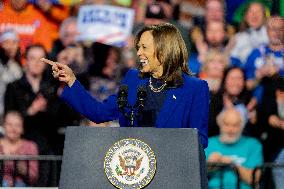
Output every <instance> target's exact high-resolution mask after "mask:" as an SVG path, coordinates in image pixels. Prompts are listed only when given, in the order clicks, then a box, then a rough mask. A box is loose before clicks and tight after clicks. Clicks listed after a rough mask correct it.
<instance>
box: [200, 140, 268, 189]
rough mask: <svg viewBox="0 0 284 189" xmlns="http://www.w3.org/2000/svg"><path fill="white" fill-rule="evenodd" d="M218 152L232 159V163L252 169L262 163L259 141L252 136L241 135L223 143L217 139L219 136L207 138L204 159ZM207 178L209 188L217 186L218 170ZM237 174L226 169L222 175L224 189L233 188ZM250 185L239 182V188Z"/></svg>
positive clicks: (248, 187) (243, 188)
mask: <svg viewBox="0 0 284 189" xmlns="http://www.w3.org/2000/svg"><path fill="white" fill-rule="evenodd" d="M214 152H218V153H220V154H221V155H222V156H227V157H230V158H232V159H233V163H235V164H237V165H241V166H243V167H246V168H249V169H254V168H255V167H257V166H260V165H261V164H262V163H263V154H262V146H261V143H260V142H258V141H257V140H256V139H254V138H252V137H245V136H242V137H241V138H240V139H239V140H238V141H237V142H236V143H233V144H224V143H222V142H221V141H220V140H219V136H214V137H210V138H209V143H208V147H207V149H206V150H205V154H206V159H208V157H209V156H210V155H211V154H212V153H214ZM211 176H212V177H211V178H210V180H209V188H219V186H220V183H221V181H220V172H218V171H216V172H213V173H212V175H211ZM236 183H237V176H236V175H235V173H234V171H232V170H226V171H225V172H224V175H223V186H224V189H235V186H236ZM250 188H251V187H250V186H249V185H248V184H247V183H245V182H241V189H250Z"/></svg>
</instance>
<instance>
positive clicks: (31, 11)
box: [0, 0, 54, 53]
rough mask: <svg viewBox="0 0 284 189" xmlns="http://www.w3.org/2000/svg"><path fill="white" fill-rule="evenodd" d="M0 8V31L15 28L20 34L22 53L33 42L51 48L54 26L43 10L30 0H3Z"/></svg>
mask: <svg viewBox="0 0 284 189" xmlns="http://www.w3.org/2000/svg"><path fill="white" fill-rule="evenodd" d="M2 3H3V6H1V9H0V32H2V31H5V30H7V29H13V30H15V31H16V32H17V33H18V34H19V38H20V49H21V53H24V51H25V48H26V47H27V46H29V45H31V44H33V43H41V44H43V45H44V47H45V48H46V49H47V50H50V49H51V44H52V41H53V40H54V39H53V36H52V32H51V31H53V30H52V28H51V25H50V23H49V21H48V20H47V19H46V18H45V17H44V15H43V14H42V12H40V11H39V10H38V9H36V8H35V7H34V5H32V4H30V3H28V0H3V1H2Z"/></svg>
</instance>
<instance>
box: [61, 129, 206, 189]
mask: <svg viewBox="0 0 284 189" xmlns="http://www.w3.org/2000/svg"><path fill="white" fill-rule="evenodd" d="M124 139H138V140H140V141H143V142H145V143H146V144H148V145H149V147H150V148H151V149H152V151H153V152H154V154H155V157H156V173H155V175H154V177H153V179H152V180H151V182H150V183H149V184H148V185H147V186H146V187H145V188H149V189H206V188H207V174H206V162H205V155H204V151H203V149H202V147H200V144H199V139H198V133H197V130H196V129H169V128H164V129H162V128H142V127H141V128H138V127H137V128H135V127H131V128H130V127H124V128H100V127H99V128H97V127H83V126H80V127H68V128H67V132H66V138H65V146H64V152H63V160H62V169H61V175H60V184H59V188H60V189H112V188H117V187H115V186H114V185H113V184H112V183H111V182H110V181H109V179H108V177H107V176H106V174H105V157H106V154H107V152H108V151H109V149H110V148H111V147H112V146H113V145H114V144H115V143H117V142H118V141H121V140H124ZM119 188H125V189H130V188H134V187H119Z"/></svg>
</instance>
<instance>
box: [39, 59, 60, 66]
mask: <svg viewBox="0 0 284 189" xmlns="http://www.w3.org/2000/svg"><path fill="white" fill-rule="evenodd" d="M40 60H41V61H42V62H44V63H47V64H49V65H51V66H54V65H56V62H53V61H51V60H48V59H46V58H41V59H40Z"/></svg>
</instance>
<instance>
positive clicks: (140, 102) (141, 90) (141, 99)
mask: <svg viewBox="0 0 284 189" xmlns="http://www.w3.org/2000/svg"><path fill="white" fill-rule="evenodd" d="M146 97H147V92H146V89H145V86H143V85H141V86H139V87H138V89H137V101H136V106H138V108H139V110H140V111H141V110H142V109H143V108H144V106H145V100H146Z"/></svg>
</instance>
